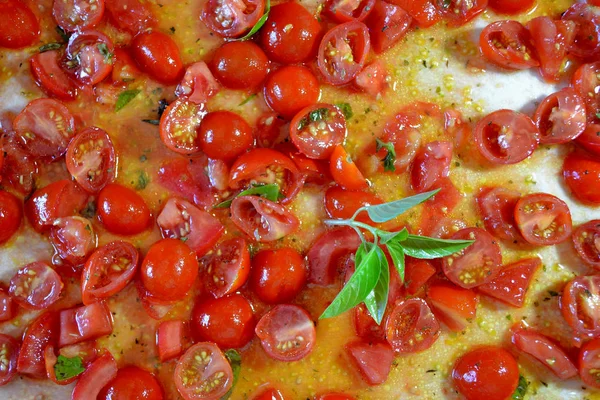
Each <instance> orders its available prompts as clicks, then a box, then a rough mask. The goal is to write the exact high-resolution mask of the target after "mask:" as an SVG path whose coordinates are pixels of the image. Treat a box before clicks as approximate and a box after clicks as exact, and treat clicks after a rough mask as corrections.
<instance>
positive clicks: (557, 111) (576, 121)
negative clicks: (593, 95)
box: [533, 87, 586, 144]
mask: <svg viewBox="0 0 600 400" xmlns="http://www.w3.org/2000/svg"><path fill="white" fill-rule="evenodd" d="M533 121H534V122H535V124H536V125H537V127H538V129H539V131H540V136H539V138H540V143H542V144H560V143H567V142H569V141H571V140H573V139H575V138H577V137H578V136H579V135H581V134H582V133H583V131H584V130H585V127H586V111H585V104H584V102H583V100H582V99H581V97H579V95H578V94H577V92H575V90H574V89H572V88H570V87H567V88H564V89H562V90H560V91H558V92H556V93H553V94H551V95H550V96H548V97H546V98H545V99H544V100H543V101H542V102H541V103H540V105H539V106H538V108H537V110H536V111H535V114H534V115H533Z"/></svg>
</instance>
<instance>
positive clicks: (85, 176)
mask: <svg viewBox="0 0 600 400" xmlns="http://www.w3.org/2000/svg"><path fill="white" fill-rule="evenodd" d="M65 158H66V161H67V170H68V171H69V173H70V174H71V176H73V178H74V179H75V181H76V182H77V183H78V184H79V185H80V186H81V187H82V188H83V189H84V190H86V191H88V192H90V193H96V192H99V191H100V190H101V189H102V188H103V187H104V186H106V184H107V183H109V182H111V181H112V180H113V179H114V178H115V175H116V169H117V158H116V155H115V147H114V145H113V143H112V140H111V139H110V137H109V136H108V134H107V133H106V132H105V131H104V130H102V129H100V128H96V127H89V128H86V129H84V130H83V131H81V132H80V133H78V134H77V136H75V138H74V139H73V140H72V141H71V143H70V144H69V147H68V148H67V155H66V157H65Z"/></svg>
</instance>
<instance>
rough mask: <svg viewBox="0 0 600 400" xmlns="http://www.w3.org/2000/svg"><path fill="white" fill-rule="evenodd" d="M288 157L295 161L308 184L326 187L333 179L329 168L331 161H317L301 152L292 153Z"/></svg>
mask: <svg viewBox="0 0 600 400" xmlns="http://www.w3.org/2000/svg"><path fill="white" fill-rule="evenodd" d="M288 156H289V157H290V158H291V159H292V161H294V164H296V167H298V170H299V171H300V173H301V174H303V175H304V176H305V182H306V183H314V184H316V185H325V184H327V183H329V182H331V180H332V179H333V177H332V176H331V172H330V168H329V160H315V159H313V158H308V157H306V156H305V155H304V154H301V153H299V152H293V151H290V152H289V153H288Z"/></svg>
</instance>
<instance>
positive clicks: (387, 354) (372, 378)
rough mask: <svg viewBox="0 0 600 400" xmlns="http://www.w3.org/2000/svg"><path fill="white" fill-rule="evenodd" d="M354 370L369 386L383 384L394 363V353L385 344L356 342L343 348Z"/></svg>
mask: <svg viewBox="0 0 600 400" xmlns="http://www.w3.org/2000/svg"><path fill="white" fill-rule="evenodd" d="M344 348H345V350H346V353H347V354H348V356H349V358H350V361H351V362H352V365H353V366H354V368H356V369H357V370H358V372H360V375H361V376H362V378H363V379H364V380H365V381H366V382H367V383H368V384H369V385H373V386H374V385H381V384H382V383H384V382H385V381H386V380H387V378H388V375H389V374H390V370H391V368H392V362H394V351H393V350H392V348H391V347H390V345H389V344H387V343H370V342H367V341H363V340H360V341H356V342H352V343H349V344H347V345H346V346H345V347H344Z"/></svg>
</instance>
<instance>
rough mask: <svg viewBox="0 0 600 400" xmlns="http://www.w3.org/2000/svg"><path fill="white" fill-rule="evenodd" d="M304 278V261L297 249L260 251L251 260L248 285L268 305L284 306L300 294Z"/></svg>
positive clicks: (285, 248) (305, 277) (305, 272)
mask: <svg viewBox="0 0 600 400" xmlns="http://www.w3.org/2000/svg"><path fill="white" fill-rule="evenodd" d="M307 275H308V273H307V270H306V266H305V265H304V259H303V258H302V256H301V255H300V254H299V253H298V252H297V251H296V250H294V249H292V248H289V247H283V248H280V249H276V250H263V251H260V252H258V253H257V254H256V255H255V256H254V258H253V259H252V271H251V274H250V286H251V287H252V290H253V291H254V293H256V295H257V296H258V298H259V299H261V300H262V301H264V302H265V303H267V304H279V303H286V302H289V301H291V300H293V299H294V297H296V296H297V295H298V294H299V293H300V291H301V290H302V288H303V287H304V285H305V283H306V279H307Z"/></svg>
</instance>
